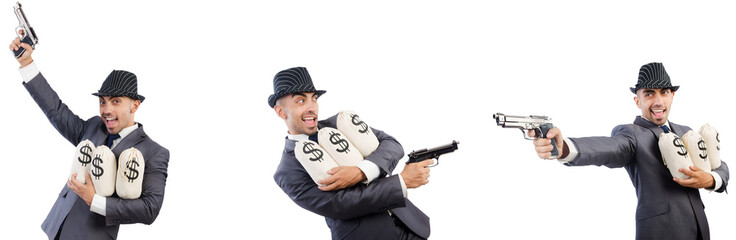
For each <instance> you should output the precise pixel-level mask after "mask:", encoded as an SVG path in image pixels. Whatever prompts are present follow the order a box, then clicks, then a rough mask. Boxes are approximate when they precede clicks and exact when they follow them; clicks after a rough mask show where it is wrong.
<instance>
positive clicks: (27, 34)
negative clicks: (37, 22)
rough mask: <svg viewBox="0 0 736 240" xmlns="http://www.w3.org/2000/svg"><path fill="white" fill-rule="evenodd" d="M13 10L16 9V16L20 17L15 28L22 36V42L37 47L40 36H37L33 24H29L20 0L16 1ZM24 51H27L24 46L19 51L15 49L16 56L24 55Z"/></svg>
mask: <svg viewBox="0 0 736 240" xmlns="http://www.w3.org/2000/svg"><path fill="white" fill-rule="evenodd" d="M13 10H14V11H15V16H16V17H17V18H18V27H16V28H15V34H17V35H18V38H20V42H24V43H28V45H31V48H33V49H36V44H38V36H36V32H35V31H33V28H32V27H31V24H28V19H27V18H26V14H25V13H23V9H22V8H21V6H20V3H19V2H15V6H13ZM19 30H23V33H22V34H21V33H20V32H19ZM24 52H26V49H25V48H23V47H20V48H18V50H17V51H16V50H13V53H14V54H15V58H19V57H20V56H22V55H23V53H24Z"/></svg>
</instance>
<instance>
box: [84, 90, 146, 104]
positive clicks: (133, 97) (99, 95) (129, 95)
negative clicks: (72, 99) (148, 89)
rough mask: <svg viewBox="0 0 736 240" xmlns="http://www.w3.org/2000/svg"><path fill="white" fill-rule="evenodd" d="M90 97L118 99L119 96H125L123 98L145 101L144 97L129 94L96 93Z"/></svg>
mask: <svg viewBox="0 0 736 240" xmlns="http://www.w3.org/2000/svg"><path fill="white" fill-rule="evenodd" d="M92 95H94V96H97V97H106V96H107V97H120V96H125V97H129V98H132V99H133V100H140V101H141V102H143V100H145V99H146V97H144V96H143V95H138V94H130V93H106V92H96V93H92Z"/></svg>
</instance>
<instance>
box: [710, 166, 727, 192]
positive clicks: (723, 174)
mask: <svg viewBox="0 0 736 240" xmlns="http://www.w3.org/2000/svg"><path fill="white" fill-rule="evenodd" d="M713 171H714V172H716V173H718V175H719V176H721V180H722V185H721V188H719V189H716V190H715V191H716V192H724V191H726V186H727V185H728V178H729V172H728V165H726V162H724V161H721V166H720V167H718V168H716V169H713Z"/></svg>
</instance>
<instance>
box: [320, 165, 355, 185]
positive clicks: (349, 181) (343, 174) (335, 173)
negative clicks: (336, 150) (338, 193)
mask: <svg viewBox="0 0 736 240" xmlns="http://www.w3.org/2000/svg"><path fill="white" fill-rule="evenodd" d="M327 174H330V175H332V176H330V177H328V178H325V179H322V180H320V181H318V182H317V183H319V184H321V185H325V186H319V190H322V191H332V190H340V189H343V188H347V187H352V186H353V185H355V184H358V183H359V182H361V181H363V180H365V179H366V176H365V173H363V171H362V170H360V168H358V167H355V166H350V167H347V166H344V167H335V168H332V169H330V171H327Z"/></svg>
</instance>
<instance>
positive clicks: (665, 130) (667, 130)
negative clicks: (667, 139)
mask: <svg viewBox="0 0 736 240" xmlns="http://www.w3.org/2000/svg"><path fill="white" fill-rule="evenodd" d="M659 127H660V128H662V130H664V133H670V128H668V127H667V125H662V126H659Z"/></svg>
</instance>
